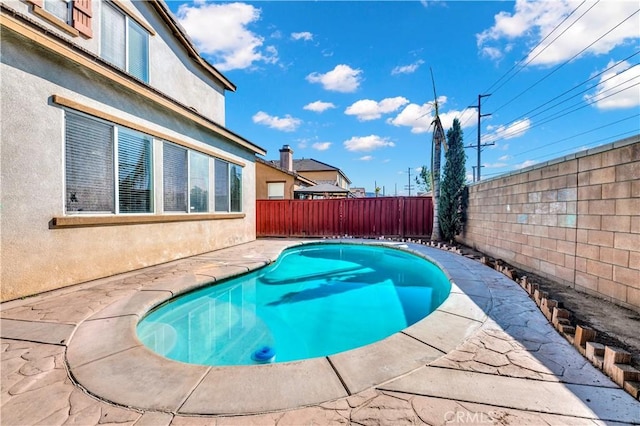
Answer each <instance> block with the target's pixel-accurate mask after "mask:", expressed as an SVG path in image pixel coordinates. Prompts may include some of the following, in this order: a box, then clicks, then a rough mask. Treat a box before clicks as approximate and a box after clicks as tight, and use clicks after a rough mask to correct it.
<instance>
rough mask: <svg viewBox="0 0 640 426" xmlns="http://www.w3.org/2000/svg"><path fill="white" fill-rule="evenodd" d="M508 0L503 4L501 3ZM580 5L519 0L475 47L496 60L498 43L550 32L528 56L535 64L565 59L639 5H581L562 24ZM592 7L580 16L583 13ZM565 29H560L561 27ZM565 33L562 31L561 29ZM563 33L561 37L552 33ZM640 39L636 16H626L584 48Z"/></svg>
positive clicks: (565, 0) (604, 49) (601, 50)
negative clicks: (512, 9)
mask: <svg viewBox="0 0 640 426" xmlns="http://www.w3.org/2000/svg"><path fill="white" fill-rule="evenodd" d="M505 4H507V3H505ZM577 6H578V3H576V2H573V1H570V0H558V1H532V0H517V1H516V3H515V8H514V11H513V12H512V13H509V12H506V11H502V12H500V13H498V14H497V15H495V17H494V19H495V21H494V22H495V23H494V25H493V26H492V27H491V28H489V29H486V30H485V31H483V32H482V33H480V34H477V35H476V40H477V43H478V48H479V49H480V50H481V51H482V52H483V54H485V55H488V56H489V57H491V58H493V59H498V58H497V57H496V53H500V50H504V48H501V46H500V43H501V42H504V41H506V42H512V41H513V40H515V39H518V38H522V39H524V41H525V42H526V43H527V45H529V46H533V45H535V44H537V43H539V42H540V41H541V40H543V39H544V38H545V37H547V36H549V34H550V33H551V31H553V30H554V28H556V27H557V26H558V25H559V26H558V28H557V29H556V30H555V31H554V32H553V34H551V35H550V36H549V37H548V38H547V39H546V40H545V41H544V42H543V43H542V44H541V45H540V46H539V47H537V48H536V49H534V50H533V51H532V52H530V54H529V56H528V57H527V59H526V61H531V63H532V64H538V65H554V64H558V63H560V62H563V61H565V60H567V59H569V58H571V57H573V56H574V55H576V54H577V53H578V52H580V51H581V50H582V49H584V48H585V46H587V45H588V44H590V43H592V42H594V41H596V40H597V39H598V38H599V37H600V36H602V35H603V34H605V33H606V32H607V31H609V30H610V29H611V28H613V26H614V25H617V24H618V23H621V22H622V21H623V20H624V19H626V18H627V17H629V16H630V15H631V14H632V13H633V12H635V11H636V10H637V7H638V5H637V3H636V2H633V1H602V2H600V3H597V4H595V6H594V3H592V2H586V3H585V4H583V5H581V7H579V8H578V9H577V10H576V11H575V13H573V15H571V17H569V19H567V21H566V22H564V23H562V25H560V23H561V22H562V21H563V20H564V19H565V18H566V17H567V16H568V15H569V14H570V13H571V11H572V10H574V9H575V8H576V7H577ZM591 6H594V7H593V9H591V10H590V11H589V12H587V13H586V14H585V15H584V16H582V17H581V15H582V14H583V13H584V12H585V11H587V10H588V9H589V7H591ZM565 30H566V32H564V33H563V31H565ZM562 33H563V34H562ZM560 34H562V35H561V36H560V37H559V38H557V40H556V37H557V36H558V35H560ZM638 38H640V34H639V33H638V19H637V17H635V18H631V19H628V20H627V21H625V22H624V23H622V24H621V25H620V26H619V27H618V28H616V29H615V30H613V31H612V32H611V33H609V34H607V35H606V36H605V37H603V38H602V39H601V40H600V41H598V42H597V43H595V44H594V45H593V46H591V47H589V49H588V50H587V51H586V52H585V53H589V54H593V55H602V54H606V53H609V52H610V51H612V50H613V49H614V48H615V47H616V46H619V45H621V44H623V43H626V42H627V41H629V40H634V39H638Z"/></svg>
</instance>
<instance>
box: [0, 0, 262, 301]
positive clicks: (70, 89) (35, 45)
mask: <svg viewBox="0 0 640 426" xmlns="http://www.w3.org/2000/svg"><path fill="white" fill-rule="evenodd" d="M93 4H94V6H95V7H96V8H95V9H94V19H93V21H94V23H95V22H97V21H99V18H98V16H99V15H98V14H99V10H100V9H99V2H97V1H95V0H94V2H93ZM15 5H16V9H12V10H11V9H8V8H6V7H4V6H3V9H2V56H1V61H2V63H1V74H2V79H1V82H0V84H1V93H2V99H1V101H0V102H1V105H0V106H1V108H2V122H1V129H0V130H1V138H2V139H1V147H0V162H1V176H0V179H1V180H0V201H1V209H2V210H1V219H0V220H1V223H0V243H1V250H0V252H1V254H0V267H1V275H0V278H1V290H2V291H1V292H2V294H1V300H2V301H6V300H11V299H15V298H18V297H23V296H28V295H33V294H37V293H40V292H43V291H47V290H52V289H57V288H61V287H65V286H68V285H71V284H76V283H80V282H84V281H87V280H91V279H96V278H100V277H105V276H109V275H112V274H115V273H121V272H125V271H129V270H133V269H137V268H141V267H145V266H149V265H154V264H159V263H163V262H167V261H171V260H174V259H178V258H182V257H186V256H190V255H194V254H198V253H203V252H206V251H210V250H215V249H218V248H222V247H227V246H230V245H236V244H241V243H244V242H248V241H252V240H254V239H255V184H256V183H255V154H256V153H260V154H262V155H264V151H263V150H262V149H261V148H259V147H257V146H255V145H253V144H252V143H251V142H249V141H246V140H244V139H242V138H241V137H240V136H238V135H235V134H234V133H233V132H230V131H228V130H227V129H225V128H224V127H223V125H224V92H225V87H224V84H221V83H220V82H218V81H216V79H215V78H214V77H212V76H208V77H206V78H205V77H204V75H205V71H203V68H202V67H201V65H200V64H199V63H197V62H195V61H194V59H193V58H190V57H189V56H188V55H187V54H186V52H185V51H184V49H183V48H182V47H180V45H179V43H178V42H177V41H172V33H171V31H170V28H169V27H168V26H167V25H165V24H162V23H161V18H160V15H158V14H156V15H154V13H155V12H154V11H153V10H152V9H151V8H150V7H149V5H148V4H147V2H130V3H128V6H129V8H130V9H131V10H137V11H138V12H140V16H141V18H140V19H145V20H147V21H148V22H149V25H150V26H153V29H154V30H155V32H156V35H154V36H152V37H150V47H149V51H150V68H151V69H150V79H149V80H150V81H149V85H144V84H142V83H140V82H137V81H135V80H134V79H131V78H128V76H127V75H126V73H124V72H121V71H118V70H114V69H113V68H111V67H109V66H108V65H105V64H103V63H101V62H100V60H99V59H96V58H91V57H90V55H89V56H87V55H85V54H84V53H83V52H82V51H76V52H75V53H74V52H73V51H71V53H68V52H69V48H68V46H66V45H65V43H62V42H61V41H60V40H59V39H57V38H56V37H55V36H54V35H53V34H52V33H54V32H55V31H53V30H52V31H50V32H49V33H47V32H44V31H41V29H40V28H39V26H40V25H42V26H44V27H46V26H47V25H48V24H47V22H45V21H42V22H41V21H40V20H38V17H37V16H33V15H30V14H29V10H30V9H25V7H27V6H25V4H24V3H22V2H15ZM96 5H98V6H96ZM9 6H10V7H11V6H14V2H9ZM138 8H140V9H138ZM17 9H21V10H17ZM22 13H24V14H26V16H25V17H23V16H21V14H22ZM23 18H24V19H23ZM30 21H33V22H35V23H36V24H37V25H36V26H34V25H33V22H30ZM34 34H36V35H38V36H37V37H33V36H32V35H34ZM97 34H98V33H97V28H96V29H95V31H94V39H91V40H84V39H82V38H78V37H69V36H67V35H65V34H64V32H62V34H61V35H62V36H64V37H66V38H67V39H70V40H72V43H74V44H82V45H83V48H84V49H87V50H92V49H93V48H94V47H95V46H96V45H97V44H96V43H97V42H96V40H95V39H97V37H98V36H97ZM65 49H66V50H65ZM181 49H182V50H181ZM71 50H73V49H71ZM63 51H64V52H67V53H64V54H62V53H61V52H63ZM74 55H75V56H74ZM83 58H84V59H83ZM85 59H86V60H85ZM169 70H171V71H169ZM174 72H175V73H174ZM169 80H170V81H169ZM228 89H229V88H228V87H227V90H228ZM196 93H197V96H196ZM189 107H193V108H195V109H196V110H197V112H194V111H193V110H191V109H190V108H189ZM74 110H79V111H81V112H82V113H84V114H88V115H96V117H98V118H101V119H108V120H116V121H114V122H117V123H118V124H120V125H123V126H128V125H130V126H132V128H135V129H136V130H141V131H144V132H146V133H148V134H150V135H151V136H153V145H152V150H153V156H154V158H155V160H157V162H156V165H155V166H154V167H156V169H154V177H153V181H154V189H153V193H154V197H153V204H154V206H155V209H154V212H152V213H149V214H141V215H140V214H129V215H91V214H84V215H78V214H75V215H71V214H69V213H68V212H66V211H65V197H66V196H65V114H67V113H68V112H69V111H74ZM123 123H124V124H123ZM163 141H170V142H173V143H176V144H181V145H183V146H185V147H188V148H189V149H191V150H193V151H198V152H202V153H205V154H207V155H209V156H212V157H216V158H221V159H223V160H225V161H228V162H230V163H232V164H237V165H240V166H242V206H243V207H242V211H241V212H239V213H214V212H211V213H209V214H203V215H200V216H198V214H192V213H184V214H183V215H182V216H179V215H176V214H172V215H166V214H163V212H162V186H161V180H160V179H159V177H160V175H161V169H158V165H157V164H161V159H162V146H163ZM56 220H57V221H58V222H56ZM56 223H58V225H56Z"/></svg>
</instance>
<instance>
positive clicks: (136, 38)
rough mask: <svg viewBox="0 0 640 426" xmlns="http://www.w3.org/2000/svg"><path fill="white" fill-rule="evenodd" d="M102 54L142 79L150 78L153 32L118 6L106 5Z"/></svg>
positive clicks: (103, 5)
mask: <svg viewBox="0 0 640 426" xmlns="http://www.w3.org/2000/svg"><path fill="white" fill-rule="evenodd" d="M100 56H101V57H102V58H104V59H105V60H106V61H108V62H111V63H112V64H113V65H115V66H117V67H119V68H121V69H123V70H125V71H127V72H128V73H130V74H131V75H133V76H135V77H137V78H139V79H140V80H142V81H145V82H148V81H149V33H148V32H147V31H146V30H145V29H144V28H142V26H140V24H138V23H137V22H136V21H134V20H133V19H130V18H129V17H128V16H127V15H126V14H125V13H123V12H122V11H121V10H120V9H118V8H117V7H115V6H113V5H111V4H109V3H107V2H104V3H103V4H102V25H101V37H100Z"/></svg>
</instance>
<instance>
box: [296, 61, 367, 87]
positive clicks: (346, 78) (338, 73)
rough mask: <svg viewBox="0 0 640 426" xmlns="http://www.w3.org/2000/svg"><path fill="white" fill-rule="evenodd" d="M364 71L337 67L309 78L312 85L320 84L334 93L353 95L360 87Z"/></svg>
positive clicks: (346, 66)
mask: <svg viewBox="0 0 640 426" xmlns="http://www.w3.org/2000/svg"><path fill="white" fill-rule="evenodd" d="M361 74H362V70H359V69H355V70H354V69H353V68H351V67H350V66H349V65H344V64H340V65H336V67H335V68H334V69H333V70H331V71H329V72H326V73H325V74H320V73H317V72H313V73H311V74H309V75H308V76H307V81H309V82H310V83H320V84H322V87H323V88H324V89H325V90H331V91H334V92H343V93H351V92H355V91H356V90H357V89H358V87H359V86H360V81H361V80H362V77H361V76H360V75H361Z"/></svg>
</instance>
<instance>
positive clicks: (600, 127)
mask: <svg viewBox="0 0 640 426" xmlns="http://www.w3.org/2000/svg"><path fill="white" fill-rule="evenodd" d="M638 117H640V114H634V115H630V116H628V117H625V118H622V119H620V120H617V121H614V122H611V123H608V124H605V125H602V126H598V127H594V128H593V129H590V130H586V131H584V132H581V133H577V134H575V135H573V136H569V137H566V138H563V139H558V140H556V141H553V142H550V143H547V144H544V145H540V146H537V147H535V148H531V149H528V150H526V151H521V152H519V153H517V154H514V155H513V157H517V156H519V155H523V154H527V153H529V152H533V151H537V150H539V149H542V148H546V147H548V146H551V145H555V144H557V143H560V142H564V141H567V140H569V139H573V138H577V137H578V136H584V135H586V134H589V133H592V132H595V131H597V130H602V129H604V128H607V127H610V126H614V125H616V124H619V123H622V122H623V121H627V120H631V119H632V118H638ZM633 131H636V130H633Z"/></svg>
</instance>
